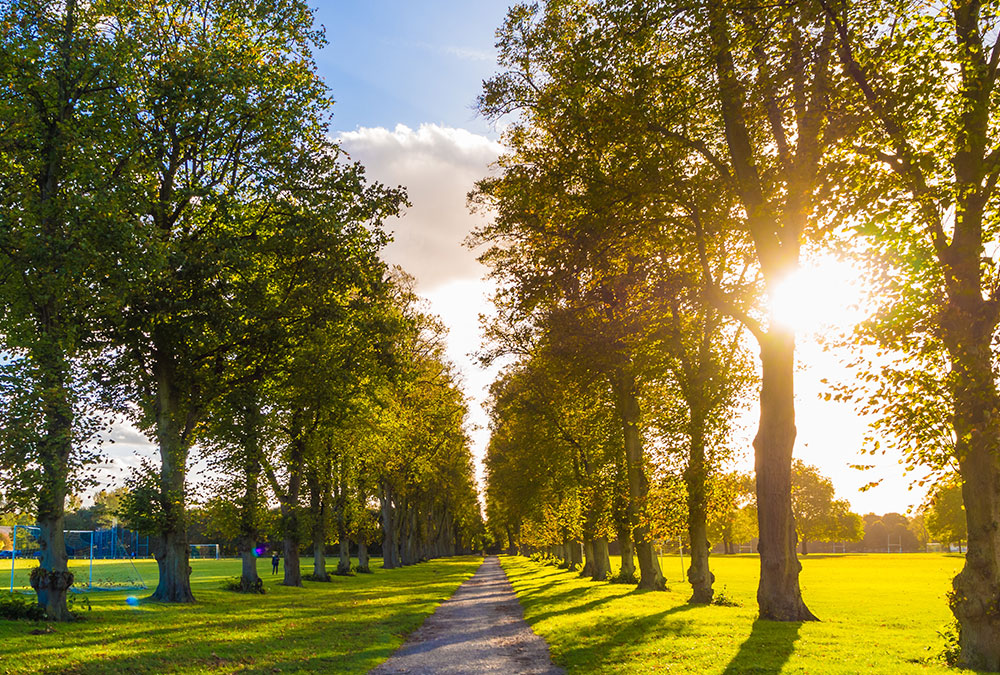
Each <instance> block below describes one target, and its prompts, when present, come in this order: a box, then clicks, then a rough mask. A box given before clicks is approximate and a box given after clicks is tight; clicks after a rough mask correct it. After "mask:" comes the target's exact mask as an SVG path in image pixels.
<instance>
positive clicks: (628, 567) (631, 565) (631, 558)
mask: <svg viewBox="0 0 1000 675" xmlns="http://www.w3.org/2000/svg"><path fill="white" fill-rule="evenodd" d="M629 535H630V533H629V530H628V528H625V531H624V532H619V533H618V546H619V547H620V548H621V550H622V567H621V570H619V572H618V576H619V577H621V578H622V579H635V553H634V548H633V546H632V538H631V537H630V536H629Z"/></svg>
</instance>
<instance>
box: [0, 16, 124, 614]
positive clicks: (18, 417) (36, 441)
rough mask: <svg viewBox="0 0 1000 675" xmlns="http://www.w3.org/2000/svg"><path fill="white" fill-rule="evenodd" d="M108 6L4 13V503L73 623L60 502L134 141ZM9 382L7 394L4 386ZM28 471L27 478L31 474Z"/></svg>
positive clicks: (82, 419)
mask: <svg viewBox="0 0 1000 675" xmlns="http://www.w3.org/2000/svg"><path fill="white" fill-rule="evenodd" d="M108 11H109V8H108V6H107V5H106V3H103V2H96V3H78V2H76V1H75V0H69V1H68V2H48V1H46V0H17V1H12V2H6V3H4V4H3V6H2V8H0V26H2V29H0V42H2V44H0V54H2V56H0V127H2V129H3V134H2V140H0V202H2V204H0V211H2V213H3V215H2V216H0V295H2V299H3V302H2V306H3V311H2V312H0V322H2V324H0V333H2V334H3V341H4V345H3V348H4V350H5V353H6V356H5V359H4V365H3V370H4V373H3V378H4V391H3V393H2V394H0V405H2V410H0V413H2V415H3V418H4V419H3V423H2V424H0V428H2V429H3V439H2V445H0V449H2V452H3V454H5V455H12V458H11V459H10V461H7V460H4V462H3V463H4V465H5V466H9V468H10V471H9V472H8V471H5V472H4V477H5V479H6V480H5V481H4V482H5V483H8V485H7V486H6V487H8V488H13V489H12V490H9V496H12V495H13V494H14V493H18V494H20V495H21V496H22V498H23V500H28V499H29V498H28V497H27V495H30V501H31V502H32V503H33V505H34V510H35V512H36V514H37V516H36V517H37V523H38V526H39V528H40V530H41V534H40V542H41V551H42V554H41V557H40V568H41V572H40V573H39V574H36V575H34V576H33V580H34V581H33V587H34V588H35V590H36V592H37V594H38V602H39V604H40V605H42V606H43V607H44V608H45V612H46V614H47V616H48V617H49V618H50V619H53V620H57V621H62V620H68V619H70V618H72V615H71V614H70V612H69V611H68V609H67V606H66V591H67V589H68V588H69V587H70V586H71V585H72V583H73V576H72V574H71V573H69V572H68V571H67V567H66V554H65V545H64V542H63V528H64V514H65V511H64V499H65V497H66V495H67V493H68V491H69V490H72V489H74V488H77V487H80V484H79V482H78V481H79V476H78V473H77V472H78V470H79V468H80V467H81V466H82V465H84V464H86V463H88V462H89V461H92V460H93V459H94V457H95V453H94V452H92V451H90V450H85V449H84V448H86V447H88V446H87V444H88V442H90V441H91V440H92V438H93V435H94V433H95V432H96V431H97V429H98V428H99V427H101V426H105V423H106V420H102V415H101V412H100V410H99V407H98V401H99V399H100V398H101V397H102V395H103V394H106V393H107V389H105V388H104V387H102V386H101V385H100V382H99V380H100V379H101V373H102V371H103V372H104V375H107V373H108V372H110V371H113V370H114V368H113V367H111V368H107V369H106V370H105V367H106V366H107V365H108V364H105V363H102V360H103V359H104V358H105V357H108V353H107V351H106V349H107V346H108V345H107V343H106V337H107V336H106V335H104V334H102V333H101V332H99V331H98V330H96V324H97V323H98V321H99V320H100V318H101V317H106V316H109V315H113V314H115V313H116V312H117V311H118V309H119V308H120V306H121V305H120V301H121V289H122V287H123V284H124V282H125V280H126V279H128V278H129V271H130V270H131V268H132V261H134V260H138V259H139V258H138V257H137V256H134V255H133V253H134V252H135V248H134V246H133V244H134V240H133V239H132V238H131V236H130V233H129V229H128V227H127V225H126V224H127V223H128V218H127V212H126V211H125V209H124V207H125V204H126V202H127V199H128V194H129V192H128V190H127V189H123V188H122V185H121V183H120V182H119V181H118V180H117V179H118V178H119V177H120V176H121V175H122V174H123V173H127V172H128V169H127V166H128V164H129V163H130V157H129V154H128V153H127V152H123V151H122V148H123V147H128V145H129V140H130V135H129V132H128V129H127V126H128V125H127V122H126V120H127V118H128V116H127V114H126V111H125V109H124V108H123V106H122V102H121V100H120V99H119V98H118V97H117V96H116V95H115V91H114V89H115V84H116V81H117V79H118V78H119V77H120V76H121V75H122V73H123V68H124V61H123V54H125V53H127V52H128V45H123V44H120V43H118V42H117V41H116V40H115V39H114V38H113V36H111V35H110V34H109V31H107V30H105V26H106V24H105V17H106V15H107V12H108ZM11 385H12V386H11ZM29 467H35V468H37V471H36V470H34V468H29Z"/></svg>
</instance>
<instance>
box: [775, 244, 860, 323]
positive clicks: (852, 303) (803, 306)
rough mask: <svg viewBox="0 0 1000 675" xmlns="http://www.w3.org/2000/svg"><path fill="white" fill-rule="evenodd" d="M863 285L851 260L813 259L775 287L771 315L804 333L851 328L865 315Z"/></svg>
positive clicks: (777, 320) (829, 257) (804, 263)
mask: <svg viewBox="0 0 1000 675" xmlns="http://www.w3.org/2000/svg"><path fill="white" fill-rule="evenodd" d="M863 285H864V284H863V279H862V276H861V274H860V273H859V271H858V270H857V269H856V268H855V267H853V266H852V265H850V263H848V262H846V261H844V260H841V259H839V258H835V257H832V256H824V257H815V258H811V259H809V260H806V261H804V262H803V264H802V265H801V266H800V267H799V268H798V270H796V271H795V272H794V273H792V274H790V275H789V276H788V277H786V278H785V279H783V280H782V281H780V282H778V284H777V285H776V286H775V289H774V292H773V293H772V295H771V297H770V298H769V306H770V310H771V318H772V320H773V321H775V322H777V323H779V324H781V325H783V326H787V327H788V328H791V329H793V330H794V331H795V333H796V334H800V335H810V334H820V333H825V332H829V331H834V330H841V331H842V330H848V329H850V328H851V327H853V326H855V325H857V323H858V322H859V321H861V320H862V318H863V317H864V308H863V304H864V303H863V298H864V293H863Z"/></svg>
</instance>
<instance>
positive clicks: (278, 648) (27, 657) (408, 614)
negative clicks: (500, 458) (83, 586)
mask: <svg viewBox="0 0 1000 675" xmlns="http://www.w3.org/2000/svg"><path fill="white" fill-rule="evenodd" d="M481 561H482V559H481V558H475V557H464V558H449V559H444V560H434V561H431V562H428V563H423V564H420V565H416V566H413V567H406V568H402V569H398V570H382V569H380V568H379V565H381V561H379V560H373V561H372V569H373V570H374V574H359V575H357V576H354V577H334V580H333V582H331V583H315V582H308V581H307V582H305V588H285V587H284V586H279V585H278V581H279V580H280V578H281V577H280V573H279V575H277V576H271V562H270V559H269V558H268V559H261V560H260V561H259V563H258V569H259V572H260V575H261V577H262V578H263V579H264V582H265V586H266V588H267V594H266V595H242V594H239V593H234V592H231V591H223V590H220V588H219V587H220V584H221V582H222V581H223V580H224V579H227V578H231V577H234V576H237V575H238V574H239V573H240V562H239V560H219V561H216V560H194V561H192V569H193V574H192V587H193V590H194V594H195V597H196V598H197V599H198V601H199V602H198V603H197V604H193V605H165V604H157V603H146V602H143V603H141V604H140V605H139V606H137V607H130V606H128V605H127V604H126V603H125V599H126V597H128V596H129V595H137V596H139V597H142V596H143V595H148V594H149V593H150V592H151V591H139V592H136V591H128V592H122V591H114V592H92V593H88V594H86V597H87V598H88V599H89V600H90V603H91V604H92V606H93V611H91V612H85V618H84V620H83V621H79V622H76V623H71V624H49V625H50V626H51V627H52V629H53V631H54V632H52V633H46V634H41V635H32V634H31V633H32V631H37V630H38V629H39V628H42V629H44V628H45V624H33V623H30V622H15V621H3V620H0V673H12V674H13V673H17V674H18V675H20V674H21V673H52V674H55V673H202V672H219V673H232V672H240V673H276V672H281V673H300V672H316V671H322V672H351V673H363V672H366V671H367V670H368V669H370V668H372V667H374V666H375V665H377V664H379V663H381V662H382V661H384V660H385V659H386V658H388V656H389V655H390V654H391V653H392V651H393V650H394V649H396V648H397V647H398V646H399V645H400V644H402V642H403V640H404V638H405V636H406V635H407V634H409V633H410V632H412V631H413V630H415V629H416V628H417V627H418V626H419V625H420V624H421V622H422V621H423V619H424V618H425V617H426V616H427V615H428V614H430V613H431V612H433V611H434V609H435V608H436V607H437V606H438V605H439V604H440V603H441V602H442V601H444V600H445V599H446V598H448V596H450V595H451V594H452V593H453V592H454V591H455V589H456V588H457V587H458V586H459V584H461V583H462V582H463V581H465V580H466V579H468V578H469V577H470V576H472V574H473V573H474V572H475V570H476V568H477V567H478V566H479V564H480V562H481ZM309 563H311V560H303V571H304V572H310V571H311V569H312V567H311V564H309ZM7 564H8V565H9V564H10V562H9V561H7ZM95 564H96V563H95ZM119 564H120V563H119ZM333 565H334V566H335V565H336V562H335V561H333ZM136 566H137V567H138V568H139V571H140V573H141V574H142V576H143V578H144V579H145V580H146V583H147V584H149V586H150V589H152V588H155V586H156V580H157V574H156V563H155V562H153V561H138V562H137V563H136ZM7 569H8V570H9V567H8V568H7ZM8 573H9V572H8ZM7 578H8V577H6V576H0V588H3V586H2V582H3V580H4V579H7Z"/></svg>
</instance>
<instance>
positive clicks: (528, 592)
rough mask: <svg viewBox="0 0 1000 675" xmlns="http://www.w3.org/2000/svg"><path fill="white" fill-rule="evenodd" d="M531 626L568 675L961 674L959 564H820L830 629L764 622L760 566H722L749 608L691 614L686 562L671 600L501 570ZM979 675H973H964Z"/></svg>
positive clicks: (875, 559) (815, 602)
mask: <svg viewBox="0 0 1000 675" xmlns="http://www.w3.org/2000/svg"><path fill="white" fill-rule="evenodd" d="M501 562H502V564H503V567H504V569H505V570H506V571H507V574H508V576H509V577H510V578H511V582H512V583H513V585H514V589H515V591H516V593H517V595H518V597H519V599H520V601H521V604H522V606H523V607H524V614H525V618H526V619H527V620H528V623H530V624H531V626H532V627H533V628H534V630H535V632H536V633H538V634H539V635H540V636H542V637H543V638H545V640H546V641H548V643H549V645H550V648H551V651H552V657H553V659H554V660H555V662H556V663H557V664H559V665H561V666H563V667H565V668H566V669H567V670H568V671H569V672H570V673H592V672H609V673H610V672H615V673H637V672H675V673H727V674H729V673H810V674H816V673H893V674H895V673H949V672H950V673H954V672H955V671H953V670H950V669H948V668H946V667H944V666H943V665H941V664H940V663H938V662H936V661H935V659H934V656H935V655H936V654H937V653H938V652H939V651H940V648H941V646H942V644H943V643H942V640H941V638H940V637H939V636H938V631H939V630H942V629H944V628H945V627H946V626H947V624H948V623H949V621H950V613H949V611H948V607H947V604H946V601H945V593H946V592H947V590H948V589H949V588H950V582H951V578H952V577H953V576H954V575H955V574H956V573H957V572H958V570H959V569H960V568H961V566H962V564H963V560H962V558H961V557H959V556H953V555H946V554H905V555H888V554H885V555H878V554H875V555H810V556H808V557H805V558H802V567H803V569H802V575H801V577H800V583H801V586H802V592H803V596H804V598H805V600H806V603H807V604H808V605H809V608H810V609H811V610H812V611H813V613H815V614H816V615H817V616H819V618H820V619H821V621H819V622H806V623H778V622H770V621H757V620H756V607H757V605H756V591H757V578H758V574H759V565H760V563H759V560H758V558H757V556H756V555H739V556H713V557H712V559H711V565H712V570H713V572H714V574H715V577H716V580H715V589H716V591H717V592H718V591H719V590H724V592H725V595H726V596H728V597H730V598H732V599H734V600H736V601H737V602H739V603H740V604H741V606H739V607H721V606H710V607H706V606H690V605H688V604H686V601H687V598H688V597H689V596H690V587H689V586H688V585H687V584H686V583H683V582H682V581H680V575H681V568H680V561H679V560H678V559H677V557H676V556H675V557H668V558H664V559H662V560H661V566H662V568H663V570H664V573H665V575H666V577H667V578H668V580H670V581H668V587H669V589H670V590H668V591H667V592H666V593H655V592H640V591H637V590H635V589H634V587H632V586H622V585H614V584H607V583H595V582H593V581H590V580H585V579H581V578H580V577H579V576H578V574H577V573H576V572H567V571H564V570H559V569H557V568H555V567H548V566H544V565H541V564H539V563H534V562H531V561H530V560H528V559H527V558H523V557H510V556H504V557H502V558H501ZM963 672H970V671H963Z"/></svg>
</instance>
